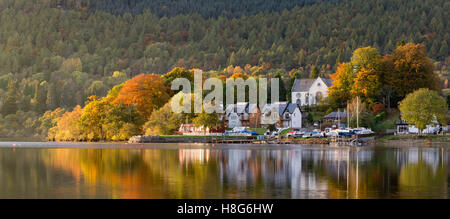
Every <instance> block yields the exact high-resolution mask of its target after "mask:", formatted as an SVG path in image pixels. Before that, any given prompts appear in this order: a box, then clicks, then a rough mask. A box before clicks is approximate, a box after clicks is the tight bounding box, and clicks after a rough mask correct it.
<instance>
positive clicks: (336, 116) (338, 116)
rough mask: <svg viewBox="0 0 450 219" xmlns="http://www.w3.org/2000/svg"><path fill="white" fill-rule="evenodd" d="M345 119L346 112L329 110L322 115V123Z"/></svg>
mask: <svg viewBox="0 0 450 219" xmlns="http://www.w3.org/2000/svg"><path fill="white" fill-rule="evenodd" d="M345 121H347V113H346V112H331V113H330V114H328V115H326V116H325V117H323V122H324V123H340V122H345Z"/></svg>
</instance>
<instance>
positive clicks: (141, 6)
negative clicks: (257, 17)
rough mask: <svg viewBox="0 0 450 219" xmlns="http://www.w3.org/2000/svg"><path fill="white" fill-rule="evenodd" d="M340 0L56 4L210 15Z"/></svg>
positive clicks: (66, 0)
mask: <svg viewBox="0 0 450 219" xmlns="http://www.w3.org/2000/svg"><path fill="white" fill-rule="evenodd" d="M339 1H341V0H244V1H242V0H170V1H167V0H53V4H52V6H53V7H58V6H60V7H63V8H66V9H83V8H85V9H87V10H89V11H90V12H95V11H98V10H102V11H106V12H109V13H113V14H124V13H126V12H129V13H131V14H140V13H142V12H144V10H145V9H148V10H150V12H151V13H153V14H155V15H157V16H159V17H163V16H167V17H171V16H176V15H179V14H194V13H197V14H200V15H201V16H203V17H205V18H209V17H219V16H224V17H240V16H243V15H247V16H248V15H254V14H257V13H259V12H274V11H283V10H285V9H287V10H289V9H292V8H294V7H295V6H299V7H303V6H307V5H312V4H318V3H319V4H320V3H323V2H339Z"/></svg>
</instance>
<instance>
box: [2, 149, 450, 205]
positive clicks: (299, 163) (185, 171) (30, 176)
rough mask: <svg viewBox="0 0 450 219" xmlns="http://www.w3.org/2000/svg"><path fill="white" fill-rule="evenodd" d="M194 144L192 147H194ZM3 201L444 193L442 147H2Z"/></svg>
mask: <svg viewBox="0 0 450 219" xmlns="http://www.w3.org/2000/svg"><path fill="white" fill-rule="evenodd" d="M196 147H197V146H196ZM0 155H1V156H0V198H14V197H21V198H30V197H31V198H37V197H38V198H52V197H56V198H63V197H64V198H76V197H84V198H448V195H449V190H448V179H449V178H448V176H449V175H448V173H449V171H450V169H449V166H450V163H449V160H448V156H449V151H448V150H447V148H445V147H416V148H414V147H405V148H395V147H392V148H388V147H369V148H361V149H355V148H352V149H342V148H318V147H307V146H305V147H287V148H285V147H282V148H280V147H274V148H258V149H252V150H250V149H248V148H246V147H236V148H222V149H218V148H209V147H204V146H198V148H184V147H179V146H177V145H165V146H155V147H154V148H151V147H150V148H146V149H133V148H129V149H116V148H112V149H107V150H105V149H59V148H58V149H36V148H33V149H20V148H19V149H14V150H12V149H8V148H3V149H0Z"/></svg>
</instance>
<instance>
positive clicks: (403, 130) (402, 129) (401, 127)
mask: <svg viewBox="0 0 450 219" xmlns="http://www.w3.org/2000/svg"><path fill="white" fill-rule="evenodd" d="M396 125H397V134H401V135H404V134H408V133H409V125H408V123H407V122H405V121H404V120H402V119H401V118H400V117H399V118H398V120H397V122H396Z"/></svg>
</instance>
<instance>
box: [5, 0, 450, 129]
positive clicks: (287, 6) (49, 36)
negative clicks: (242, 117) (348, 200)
mask: <svg viewBox="0 0 450 219" xmlns="http://www.w3.org/2000/svg"><path fill="white" fill-rule="evenodd" d="M448 11H450V3H449V2H448V1H445V0H425V1H423V0H410V1H403V0H370V1H367V0H351V1H350V0H341V1H338V0H335V1H332V0H330V1H326V0H324V1H315V0H314V1H313V0H297V1H287V0H278V1H275V0H272V1H271V0H249V1H235V0H232V1H225V0H218V1H208V0H200V1H199V0H183V1H182V0H179V1H162V0H160V1H145V0H135V1H132V0H129V1H119V0H118V1H112V0H96V1H93V0H91V1H89V0H0V21H1V25H0V114H1V116H0V137H4V136H23V135H26V133H37V132H39V127H40V126H41V125H42V121H40V120H39V119H38V118H39V117H40V116H41V115H42V114H43V113H44V112H46V111H48V110H54V109H56V108H58V107H62V108H66V109H68V110H72V109H73V108H74V107H75V106H77V105H80V106H84V105H85V101H86V100H87V98H88V97H89V96H92V95H96V96H99V97H102V96H105V95H106V94H107V92H108V90H110V89H111V88H112V87H114V86H115V85H118V84H121V83H123V82H124V81H126V80H128V79H130V78H132V77H134V76H136V75H138V74H140V73H156V74H164V73H167V72H169V71H171V70H172V69H173V68H175V67H184V68H186V69H192V68H199V69H203V70H205V71H209V72H210V73H212V74H216V75H220V74H224V75H227V76H230V74H233V73H236V72H240V71H243V72H245V73H248V74H253V75H276V76H279V77H281V78H288V75H290V74H291V75H292V73H298V74H296V75H298V77H308V76H309V74H310V72H311V71H312V70H313V69H314V71H318V72H319V75H322V76H324V77H326V76H328V74H330V73H333V72H334V71H335V70H336V68H337V64H338V63H341V62H345V61H348V60H349V59H350V57H351V55H352V52H353V51H354V50H355V49H357V48H360V47H364V46H372V47H374V48H377V49H378V50H379V51H380V52H381V54H382V55H384V54H388V53H390V52H392V51H393V50H394V49H395V48H396V46H397V45H399V44H402V43H405V42H412V43H421V44H423V45H424V47H425V49H426V51H427V53H428V56H429V57H431V58H432V60H433V63H434V65H435V70H436V71H439V72H441V73H442V72H443V74H441V75H444V76H446V72H447V71H448V64H449V49H448V44H449V43H450V42H449V41H450V36H449V34H450V27H449V22H448V21H449V17H448ZM236 69H241V70H236ZM285 82H286V84H288V83H289V82H288V81H287V79H286V80H285ZM287 87H288V85H287ZM5 103H8V104H5Z"/></svg>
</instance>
